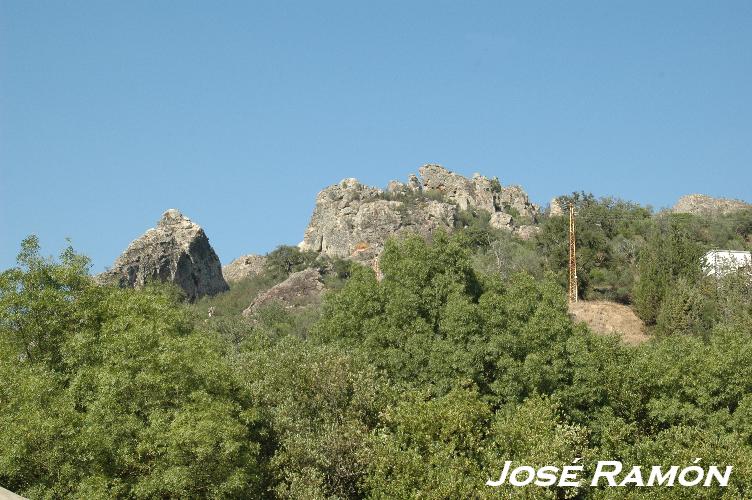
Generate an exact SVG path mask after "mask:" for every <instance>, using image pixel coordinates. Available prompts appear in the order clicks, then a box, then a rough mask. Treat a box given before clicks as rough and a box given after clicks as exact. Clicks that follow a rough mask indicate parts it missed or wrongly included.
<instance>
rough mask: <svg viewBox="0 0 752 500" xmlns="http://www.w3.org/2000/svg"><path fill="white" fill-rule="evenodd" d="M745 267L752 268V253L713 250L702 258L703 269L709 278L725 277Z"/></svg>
mask: <svg viewBox="0 0 752 500" xmlns="http://www.w3.org/2000/svg"><path fill="white" fill-rule="evenodd" d="M743 267H749V268H752V252H745V251H741V250H711V251H709V252H708V253H706V254H705V256H704V257H703V258H702V269H703V270H704V271H705V275H707V276H725V275H727V274H728V273H732V272H735V271H738V270H739V269H741V268H743Z"/></svg>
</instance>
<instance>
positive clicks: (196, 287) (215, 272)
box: [98, 209, 229, 301]
mask: <svg viewBox="0 0 752 500" xmlns="http://www.w3.org/2000/svg"><path fill="white" fill-rule="evenodd" d="M98 279H99V280H100V281H102V282H107V283H117V284H118V285H120V286H122V287H134V286H135V287H139V286H143V285H144V284H145V283H147V282H150V281H161V282H170V283H175V284H176V285H178V286H179V287H180V288H182V289H183V291H184V292H185V295H186V298H187V299H188V300H189V301H195V300H196V299H198V298H200V297H203V296H204V295H215V294H217V293H219V292H224V291H226V290H228V289H229V287H228V286H227V283H226V282H225V279H224V277H223V276H222V267H221V264H220V262H219V258H218V257H217V254H216V253H215V252H214V249H213V248H212V247H211V245H210V244H209V239H208V238H207V237H206V234H205V233H204V230H203V229H201V227H200V226H199V225H198V224H195V223H193V222H192V221H191V220H190V219H188V218H187V217H185V216H184V215H183V214H181V213H180V212H179V211H177V210H175V209H170V210H168V211H166V212H165V213H164V214H163V215H162V218H161V219H160V220H159V222H158V223H157V227H155V228H152V229H149V230H148V231H146V233H144V234H143V235H142V236H141V237H139V238H138V239H136V240H134V241H133V242H132V243H131V244H130V245H128V248H126V250H125V252H123V254H122V255H121V256H120V257H118V258H117V259H116V260H115V262H114V263H113V265H112V267H111V268H110V269H109V270H108V271H105V272H104V273H102V274H101V275H99V276H98Z"/></svg>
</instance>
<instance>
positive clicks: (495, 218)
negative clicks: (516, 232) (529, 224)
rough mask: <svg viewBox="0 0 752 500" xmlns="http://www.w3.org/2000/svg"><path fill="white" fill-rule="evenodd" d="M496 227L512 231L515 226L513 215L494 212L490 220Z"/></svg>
mask: <svg viewBox="0 0 752 500" xmlns="http://www.w3.org/2000/svg"><path fill="white" fill-rule="evenodd" d="M488 225H490V226H491V227H492V228H494V229H507V230H509V231H511V230H512V229H513V228H514V221H513V219H512V216H511V215H509V214H507V213H504V212H494V213H493V214H491V219H490V220H489V221H488Z"/></svg>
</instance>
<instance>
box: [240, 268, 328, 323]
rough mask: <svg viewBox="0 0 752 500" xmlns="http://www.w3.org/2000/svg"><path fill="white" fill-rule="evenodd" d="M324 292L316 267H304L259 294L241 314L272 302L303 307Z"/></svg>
mask: <svg viewBox="0 0 752 500" xmlns="http://www.w3.org/2000/svg"><path fill="white" fill-rule="evenodd" d="M323 293H324V282H323V279H322V275H321V272H320V271H319V270H318V269H305V270H303V271H299V272H297V273H293V274H291V275H290V276H289V277H288V278H287V279H286V280H284V281H283V282H282V283H279V284H277V285H274V286H273V287H271V288H270V289H269V290H267V291H266V292H264V293H262V294H260V295H259V296H258V297H256V299H254V301H253V302H252V303H251V305H249V306H248V307H247V308H246V309H245V310H244V311H243V316H251V315H253V314H254V313H255V312H256V311H258V310H259V309H260V308H261V307H264V306H267V305H270V304H272V303H274V302H276V303H279V304H280V305H282V306H283V307H285V308H287V309H294V308H299V307H304V306H306V305H309V304H312V303H315V302H317V301H318V300H319V299H320V298H321V295H322V294H323Z"/></svg>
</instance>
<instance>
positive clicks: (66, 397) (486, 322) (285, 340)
mask: <svg viewBox="0 0 752 500" xmlns="http://www.w3.org/2000/svg"><path fill="white" fill-rule="evenodd" d="M572 202H573V203H576V204H577V205H578V207H579V210H580V214H581V218H582V220H583V223H582V224H581V225H580V227H581V228H582V229H580V236H579V238H580V240H578V243H579V245H580V248H581V249H582V250H581V254H580V255H581V259H582V260H581V266H582V269H581V270H580V278H581V280H582V282H581V290H582V293H583V295H584V296H586V297H590V298H593V297H608V298H612V299H616V300H621V301H623V302H627V303H630V302H634V304H635V306H636V308H637V310H638V311H639V312H640V314H641V315H642V316H643V317H644V318H645V319H646V320H647V321H648V322H650V323H652V324H654V326H651V331H652V332H653V333H654V338H653V339H652V340H651V341H650V342H647V343H645V344H643V345H641V346H639V347H627V346H625V345H623V344H621V343H620V342H619V341H618V339H616V338H612V337H604V336H598V335H595V334H593V333H591V332H590V331H589V330H588V329H587V328H586V327H585V326H584V325H582V324H579V325H575V324H573V323H572V321H571V319H570V317H569V315H568V313H567V304H566V299H565V296H564V292H563V287H562V279H563V275H562V259H566V238H562V234H563V233H562V231H564V232H565V231H566V219H565V218H563V217H550V218H548V219H547V220H545V221H544V223H543V230H542V232H541V234H539V235H538V237H537V238H536V239H534V240H532V241H527V242H524V241H520V240H518V239H516V238H514V237H512V236H510V235H509V234H508V233H506V232H504V231H499V230H493V229H491V228H490V227H488V217H487V214H483V213H466V214H463V215H462V217H461V218H460V221H461V222H460V226H461V227H460V228H459V229H458V230H457V231H456V232H455V234H454V235H452V236H447V235H444V234H437V235H435V237H434V238H433V241H431V242H426V241H424V240H422V239H420V238H418V237H405V238H403V239H401V240H398V241H397V240H393V241H390V242H388V244H387V246H386V249H385V251H384V253H383V255H382V257H381V261H380V269H381V272H382V273H383V279H382V280H380V281H379V280H377V279H376V276H375V274H374V273H373V271H372V270H370V269H367V268H365V267H360V266H352V268H351V266H350V264H347V263H343V262H339V261H326V262H324V261H321V260H317V258H316V256H315V255H311V254H307V253H302V252H299V251H298V250H297V249H294V248H292V247H282V248H280V249H279V250H278V251H276V252H275V253H273V255H272V256H271V259H270V260H269V264H268V268H267V270H266V272H265V273H264V274H263V275H261V276H258V277H255V278H252V279H250V280H246V281H245V282H240V283H238V284H234V285H233V287H232V289H231V291H230V292H227V293H226V294H224V295H221V296H218V297H215V298H212V299H206V300H203V301H201V302H199V303H198V304H194V305H190V306H189V305H186V304H184V303H183V302H182V301H181V298H180V296H179V293H177V292H176V291H175V290H174V289H172V288H170V287H167V286H149V287H146V288H143V289H139V290H128V289H118V288H111V287H103V286H99V285H97V284H95V282H94V280H92V279H91V277H90V276H89V275H88V262H87V260H86V259H85V258H84V257H82V256H80V255H78V254H76V253H75V252H74V251H73V250H71V249H67V250H65V251H64V252H63V254H62V255H61V257H60V259H59V260H57V261H55V260H52V259H46V258H42V257H40V256H39V252H38V245H37V242H36V240H35V239H34V238H30V239H28V240H26V241H25V242H24V243H23V245H22V251H21V254H20V255H19V260H18V266H17V267H15V268H13V269H9V270H7V271H5V272H3V273H2V274H0V379H1V380H3V384H2V385H0V423H1V424H2V425H1V426H0V443H2V446H1V447H0V485H2V486H4V487H6V488H9V489H11V490H13V491H17V492H19V493H21V494H24V495H26V496H28V497H30V498H63V497H76V498H155V497H163V498H177V497H180V498H184V497H187V498H306V499H308V498H310V499H316V498H321V499H324V498H416V497H420V498H435V499H443V498H498V497H499V495H500V494H502V495H503V494H506V495H512V494H515V495H516V496H519V497H521V498H624V496H625V495H629V496H630V497H633V498H721V497H724V495H725V498H745V497H746V498H748V497H750V496H752V341H751V340H752V339H751V338H750V336H751V335H752V299H751V298H750V297H752V285H751V283H752V281H750V279H749V276H746V275H744V274H743V273H742V274H732V275H729V276H727V277H726V278H724V279H720V280H715V279H713V280H712V281H711V280H710V279H709V278H707V277H705V276H704V275H703V274H702V272H701V271H700V267H699V266H700V263H699V256H701V255H702V253H703V251H704V250H706V249H707V248H709V247H712V246H715V245H720V244H726V245H736V246H737V247H740V248H744V247H745V245H748V244H749V243H748V242H749V236H750V230H751V228H752V224H749V223H747V222H745V220H743V219H742V218H741V217H739V216H736V217H734V218H732V217H728V218H726V219H723V218H719V219H718V223H719V224H720V227H716V228H714V229H713V230H712V231H711V230H708V229H707V227H706V226H707V224H706V222H707V221H703V220H701V219H699V218H696V217H691V216H673V215H668V214H657V215H656V214H652V212H651V211H650V210H649V209H645V208H641V207H639V206H636V205H634V204H630V203H625V202H620V201H618V200H608V199H606V200H595V199H594V198H592V197H591V196H587V195H582V194H580V195H574V196H573V197H572ZM584 221H596V222H593V223H592V224H585V223H584ZM562 241H563V243H562ZM562 245H563V246H562ZM311 265H317V266H323V267H326V269H327V270H328V273H329V275H331V276H332V279H334V280H335V281H336V283H335V284H333V285H332V286H330V287H329V288H330V289H331V290H330V291H329V292H328V293H327V295H326V298H325V300H324V303H323V305H322V306H321V307H317V306H313V308H308V309H303V310H295V311H291V310H287V309H285V308H283V307H279V306H270V307H267V308H265V309H262V310H260V311H259V312H258V314H257V315H256V316H255V317H252V318H242V317H240V316H239V314H238V313H239V311H240V310H241V309H242V307H241V305H243V304H245V305H247V304H248V303H250V301H251V300H252V299H253V295H255V294H256V293H258V292H259V291H261V290H263V289H265V288H268V287H269V286H271V285H272V284H274V283H276V282H278V281H279V280H281V279H283V278H284V277H285V276H287V275H289V273H291V272H295V271H296V270H299V269H301V268H304V267H307V266H311ZM211 306H215V307H217V309H218V310H221V311H223V313H222V314H218V315H214V316H213V317H207V315H206V314H205V311H206V309H207V308H208V307H211ZM695 457H701V458H702V460H703V463H705V464H715V465H719V466H724V465H733V466H734V473H733V476H732V480H731V484H730V485H729V487H728V488H725V489H718V488H700V489H697V488H689V489H685V488H673V489H672V488H658V489H631V490H630V489H627V490H626V491H625V489H624V488H612V489H607V488H604V489H591V488H590V487H588V486H583V487H581V488H579V489H573V488H558V487H555V486H554V487H546V488H536V487H532V488H528V487H526V488H523V489H514V490H512V489H511V487H502V488H500V489H501V491H499V489H493V488H489V487H487V486H484V483H485V481H486V480H487V479H489V478H492V477H497V475H498V473H499V471H500V470H501V467H502V466H503V464H504V461H505V460H513V461H514V462H515V464H523V463H524V464H526V465H533V466H542V465H550V464H555V465H559V466H562V465H566V464H569V463H570V462H571V461H572V460H573V459H575V458H581V459H582V463H583V464H584V466H585V468H586V470H589V471H592V468H593V467H594V464H595V462H596V461H597V460H598V459H605V460H622V461H623V462H624V464H625V466H629V465H632V464H643V465H654V464H655V465H658V464H665V465H668V464H672V465H689V464H690V463H691V461H692V460H693V459H694V458H695ZM504 488H508V489H504Z"/></svg>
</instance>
